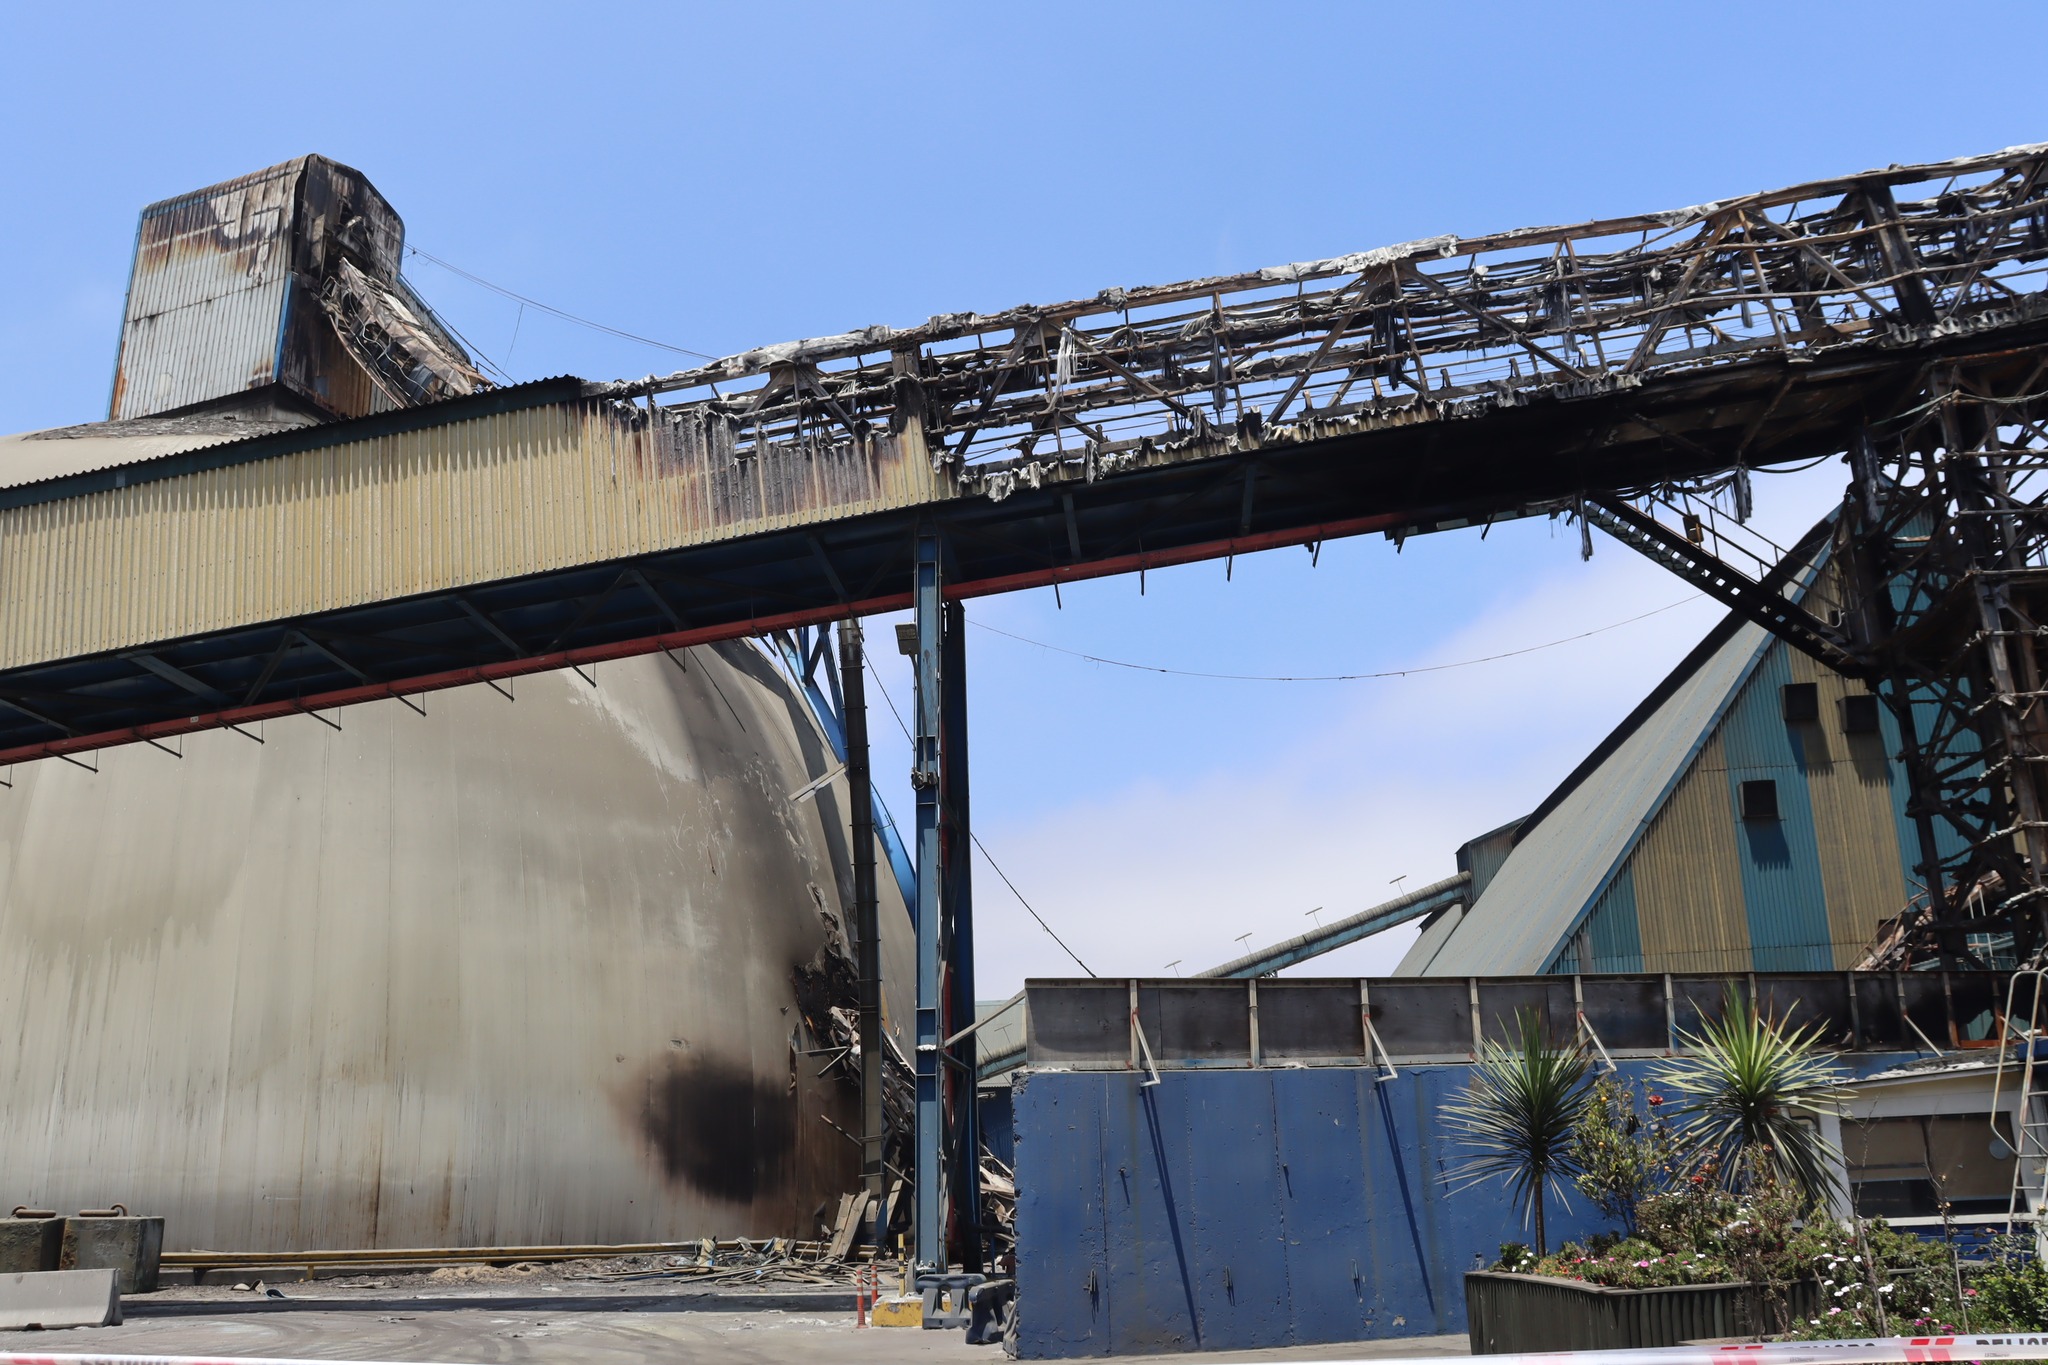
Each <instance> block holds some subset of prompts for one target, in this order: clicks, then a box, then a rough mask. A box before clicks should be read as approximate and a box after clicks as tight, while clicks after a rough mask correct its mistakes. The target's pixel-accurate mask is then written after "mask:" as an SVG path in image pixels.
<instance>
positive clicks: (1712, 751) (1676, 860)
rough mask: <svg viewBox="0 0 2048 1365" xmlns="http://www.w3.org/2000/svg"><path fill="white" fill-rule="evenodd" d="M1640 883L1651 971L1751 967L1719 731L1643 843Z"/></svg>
mask: <svg viewBox="0 0 2048 1365" xmlns="http://www.w3.org/2000/svg"><path fill="white" fill-rule="evenodd" d="M1635 884H1636V920H1637V923H1638V925H1639V926H1640V928H1641V932H1642V939H1643V969H1644V970H1645V971H1652V972H1741V971H1748V970H1749V966H1750V961H1749V915H1748V911H1747V909H1746V908H1745V905H1744V902H1743V897H1742V864H1741V862H1740V854H1739V852H1738V851H1737V849H1736V844H1735V812H1734V810H1733V809H1732V808H1731V806H1730V804H1729V800H1728V761H1727V759H1726V757H1725V756H1724V755H1723V754H1722V752H1721V737H1720V735H1719V734H1718V733H1716V734H1715V736H1714V737H1713V738H1712V739H1710V740H1708V741H1707V743H1706V746H1705V747H1704V748H1702V749H1701V750H1700V753H1699V756H1698V757H1697V758H1695V759H1694V760H1693V762H1692V766H1691V767H1690V768H1688V769H1687V770H1686V773H1685V776H1683V777H1681V778H1680V779H1679V780H1678V786H1677V788H1676V789H1675V790H1673V792H1672V793H1671V799H1670V800H1669V801H1667V802H1665V803H1664V809H1663V810H1661V811H1659V812H1658V814H1657V818H1656V819H1655V820H1654V821H1653V822H1652V823H1651V825H1650V828H1649V830H1648V831H1647V832H1646V833H1645V834H1644V835H1643V838H1642V842H1641V843H1639V844H1637V845H1636V852H1635Z"/></svg>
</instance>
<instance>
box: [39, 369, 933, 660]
mask: <svg viewBox="0 0 2048 1365" xmlns="http://www.w3.org/2000/svg"><path fill="white" fill-rule="evenodd" d="M722 439H723V437H722V435H721V434H720V433H719V432H718V431H717V430H716V429H714V430H712V431H710V432H706V431H703V430H701V429H694V428H689V427H685V426H681V425H680V424H677V423H673V422H670V421H668V420H667V419H656V421H655V422H653V423H650V422H649V420H648V419H647V418H646V417H645V415H644V414H640V413H636V412H635V411H634V410H632V409H626V408H622V407H619V406H618V405H613V404H599V403H585V402H571V403H559V404H548V405H543V406H539V407H530V408H524V409H520V410H517V411H512V412H505V413H498V414H494V415H491V416H487V417H482V418H479V419H477V420H474V421H469V422H456V423H449V424H446V425H440V426H430V427H426V428H424V429H420V430H414V431H409V432H403V433H400V434H395V435H387V436H378V437H372V438H369V439H365V440H359V441H344V442H339V443H336V444H333V445H325V446H319V447H316V448H314V449H309V450H304V451H300V452H297V453H294V454H290V455H284V456H280V457H277V458H274V459H266V460H259V461H253V462H249V463H242V464H230V465H225V466H222V467H218V468H214V469H208V470H204V471H201V472H198V473H193V474H188V475H184V476H180V477H176V478H169V479H160V480H156V481H153V482H147V483H137V484H131V485H128V486H125V487H120V488H113V489H107V490H104V491H101V492H97V493H93V494H89V495H86V496H82V497H76V498H64V499H58V500H54V501H49V502H40V503H34V504H30V505H27V506H21V507H14V508H9V509H6V510H5V511H0V667H11V666H15V665H19V664H24V663H31V662H35V661H38V660H47V659H55V658H63V657H66V656H69V655H73V654H82V653H96V652H102V651H107V650H115V649H121V648H126V647H130V646H134V645H139V644H143V643H147V642H149V641H152V640H161V639H166V638H174V637H177V636H184V635H190V634H194V633H198V632H203V631H213V630H224V629H230V628H233V627H235V626H239V625H246V624H251V623H255V622H261V621H268V620H275V619H277V618H280V617H295V616H302V615H307V614H311V613H316V612H322V611H331V610H334V609H336V608H340V607H346V606H349V605H353V604H360V603H366V602H374V601H380V600H387V599H391V598H400V597H409V596H414V595H417V594H421V593H427V592H433V591H439V590H446V589H450V588H458V587H464V586H469V585H474V584H480V583H488V582H493V581H497V580H501V579H507V578H518V577H521V576H524V575H527V574H533V573H539V572H544V571H546V570H550V569H557V568H561V567H564V566H567V565H573V564H582V563H591V562H601V561H604V560H609V559H617V558H624V557H628V556H633V555H642V554H648V553H652V552H656V551H660V550H667V549H675V548H678V547H683V546H688V545H695V544H703V543H706V542H709V541H713V540H719V539H726V538H736V537H740V536H746V535H751V534H757V533H760V532H763V531H769V530H775V529H779V528H782V527H788V526H794V525H802V524H810V523H816V522H821V521H825V520H829V519H832V518H837V517H846V516H858V515H860V514H862V513H865V512H871V511H876V510H881V509H886V508H902V507H908V506H913V505H916V504H918V503H922V502H928V501H931V500H933V499H935V498H937V497H940V496H943V495H944V494H945V493H947V492H948V491H950V487H949V485H950V480H948V479H947V478H946V477H945V476H943V475H941V474H939V473H936V472H934V471H933V470H932V468H931V466H930V464H929V463H928V462H926V461H924V460H921V459H911V458H906V453H905V451H906V446H905V443H904V442H903V441H901V440H900V439H899V438H897V437H896V436H893V435H891V434H889V433H887V432H880V433H874V434H871V435H870V436H868V438H867V439H866V440H865V441H864V442H862V443H860V444H858V445H856V444H855V443H852V442H850V441H840V442H817V443H806V444H800V445H791V446H778V447H771V448H770V449H769V450H768V451H767V452H766V453H764V454H762V455H760V456H756V457H753V458H749V459H746V460H734V459H733V458H731V456H730V453H729V451H728V450H727V449H726V448H725V447H724V446H723V445H722V443H721V442H722Z"/></svg>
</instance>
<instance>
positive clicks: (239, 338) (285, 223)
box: [109, 160, 303, 421]
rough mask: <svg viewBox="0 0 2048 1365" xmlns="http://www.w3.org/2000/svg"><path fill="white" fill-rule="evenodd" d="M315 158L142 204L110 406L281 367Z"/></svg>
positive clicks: (234, 381) (204, 389) (123, 411)
mask: <svg viewBox="0 0 2048 1365" xmlns="http://www.w3.org/2000/svg"><path fill="white" fill-rule="evenodd" d="M302 169H303V160H301V161H290V162H286V163H285V164H284V165H282V166H273V167H271V168H270V169H269V170H266V171H259V172H257V173H256V174H254V175H247V176H243V177H241V178H240V179H239V180H230V181H228V182H227V183H225V184H223V185H217V186H214V187H213V188H211V189H208V190H202V191H200V192H199V193H198V194H192V195H186V196H183V197H181V198H178V199H169V200H165V201H164V202H162V203H160V204H152V205H150V206H149V207H148V208H146V209H144V210H143V211H142V225H141V227H140V228H139V230H138V231H137V233H136V239H135V268H134V273H133V275H132V276H131V277H130V279H129V284H128V309H127V316H126V318H125V319H124V320H123V322H122V327H121V355H120V360H119V362H118V363H117V364H116V366H115V370H114V397H113V402H112V404H111V405H110V409H109V416H111V417H112V418H113V419H115V420H116V421H118V420H120V419H122V418H128V417H142V416H147V415H148V414H150V413H157V412H168V411H171V410H172V409H175V408H181V407H185V406H187V405H189V404H192V403H198V402H203V401H205V400H206V399H209V398H218V397H220V396H222V395H223V394H230V393H238V392H241V391H243V390H245V389H252V388H261V387H263V386H264V385H266V384H270V383H272V382H274V381H275V380H276V379H277V377H278V328H279V322H280V320H281V319H282V318H283V316H284V311H285V303H286V300H287V298H288V296H289V293H290V289H291V273H292V262H291V251H290V238H291V229H292V215H293V208H294V203H295V200H296V198H297V192H298V185H299V178H300V172H301V170H302Z"/></svg>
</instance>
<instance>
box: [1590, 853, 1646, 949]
mask: <svg viewBox="0 0 2048 1365" xmlns="http://www.w3.org/2000/svg"><path fill="white" fill-rule="evenodd" d="M1582 941H1583V942H1584V943H1585V944H1586V946H1587V947H1588V948H1589V949H1590V950H1591V951H1590V952H1589V953H1588V956H1589V957H1590V958H1591V959H1592V960H1591V961H1590V962H1588V963H1586V964H1585V965H1584V966H1582V967H1580V969H1579V970H1580V971H1585V972H1639V971H1641V970H1642V969H1643V933H1642V927H1641V925H1639V924H1638V923H1637V922H1636V876H1635V863H1634V860H1633V859H1631V860H1630V862H1629V863H1628V864H1627V865H1625V866H1624V867H1623V868H1622V869H1621V874H1620V875H1619V876H1617V877H1616V878H1615V879H1614V882H1613V884H1612V885H1610V886H1609V887H1608V888H1607V894H1605V895H1603V896H1602V897H1600V903H1599V904H1598V905H1596V906H1594V907H1593V913H1592V914H1591V915H1590V916H1589V917H1588V918H1587V920H1586V931H1585V938H1584V939H1583V940H1582Z"/></svg>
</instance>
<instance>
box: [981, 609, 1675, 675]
mask: <svg viewBox="0 0 2048 1365" xmlns="http://www.w3.org/2000/svg"><path fill="white" fill-rule="evenodd" d="M1703 595H1704V594H1701V593H1694V594H1693V595H1692V596H1691V597H1685V598H1681V599H1679V600H1678V601H1676V602H1671V603H1667V604H1666V605H1664V606H1661V607H1657V608H1655V609H1654V610H1651V611H1646V612H1644V613H1642V615H1640V616H1631V617H1629V618H1628V619H1627V620H1625V621H1615V622H1612V623H1610V624H1608V625H1604V626H1595V627H1594V628H1593V629H1591V630H1586V631H1581V632H1579V633H1578V634H1577V635H1567V636H1565V637H1564V638H1563V639H1559V640H1546V641H1545V642H1543V643H1542V644H1540V645H1528V646H1525V647H1523V648H1521V649H1510V650H1507V651H1505V652H1503V653H1500V654H1488V655H1485V656H1483V657H1481V658H1477V659H1460V660H1458V661H1457V662H1455V663H1448V664H1417V665H1416V666H1414V667H1412V668H1395V669H1389V670H1387V671H1386V672H1384V673H1321V674H1304V675H1301V676H1287V675H1280V674H1272V673H1201V672H1197V671H1195V670H1193V669H1186V668H1164V667H1162V666H1160V665H1158V664H1140V663H1132V662H1131V661H1130V660H1128V659H1106V658H1104V657H1103V656H1101V655H1100V654H1085V653H1083V652H1082V651H1080V650H1078V649H1068V648H1066V647H1065V646H1064V645H1055V644H1048V643H1047V642H1045V641H1044V640H1033V639H1031V638H1030V637H1029V636H1024V635H1017V634H1014V633H1013V632H1011V631H1007V630H1003V629H1001V628H1000V627H997V626H991V625H989V624H987V623H986V622H982V621H972V622H970V623H969V624H971V625H974V626H978V627H980V628H981V629H982V630H986V631H990V632H992V633H994V634H996V635H1001V636H1004V637H1005V638H1007V639H1011V640H1015V641H1017V642H1018V643H1020V644H1027V645H1036V646H1037V647H1038V648H1040V649H1049V650H1051V651H1053V653H1055V654H1066V655H1071V656H1072V657H1073V658H1076V659H1085V660H1087V661H1088V662H1089V663H1091V664H1107V665H1109V666H1110V667H1111V668H1128V669H1130V670H1132V671H1133V672H1137V673H1164V674H1167V675H1169V676H1171V677H1176V678H1212V679H1217V680H1220V681H1223V682H1273V683H1320V682H1362V681H1365V680H1367V679H1371V678H1405V677H1408V676H1409V675H1410V674H1414V673H1441V672H1443V671H1444V670H1446V669H1451V668H1470V667H1472V666H1473V665H1474V664H1490V663H1494V662H1496V661H1498V660H1501V659H1513V658H1517V657H1519V656H1521V655H1524V654H1534V653H1536V652H1537V651H1538V650H1544V649H1555V648H1557V647H1558V646H1559V645H1568V644H1570V643H1572V642H1573V641H1574V640H1584V639H1587V638H1589V637H1591V636H1594V635H1604V634H1606V633H1607V632H1608V631H1610V630H1620V629H1621V628H1622V627H1623V626H1632V625H1634V624H1635V623H1636V622H1638V621H1647V620H1648V619H1649V618H1651V617H1652V616H1657V615H1660V614H1662V613H1664V612H1667V611H1674V610H1676V609H1677V608H1679V607H1682V606H1684V605H1686V604H1687V603H1688V602H1693V601H1697V600H1698V599H1699V598H1700V597H1701V596H1703Z"/></svg>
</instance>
